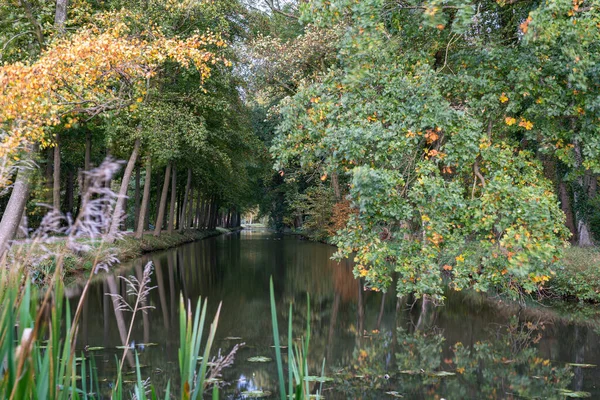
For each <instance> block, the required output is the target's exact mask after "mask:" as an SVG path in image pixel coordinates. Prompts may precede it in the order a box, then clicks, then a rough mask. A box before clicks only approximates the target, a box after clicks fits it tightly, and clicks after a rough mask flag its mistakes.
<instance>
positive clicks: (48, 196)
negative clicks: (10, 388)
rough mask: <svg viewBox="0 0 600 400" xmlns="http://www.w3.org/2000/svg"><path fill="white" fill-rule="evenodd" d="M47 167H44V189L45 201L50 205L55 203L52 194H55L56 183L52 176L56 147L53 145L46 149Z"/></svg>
mask: <svg viewBox="0 0 600 400" xmlns="http://www.w3.org/2000/svg"><path fill="white" fill-rule="evenodd" d="M45 151H46V154H45V155H46V168H45V169H44V185H45V189H46V190H45V191H44V201H45V202H46V203H47V204H48V205H50V204H52V203H53V200H52V195H53V191H52V188H53V184H54V178H53V177H52V174H53V166H52V165H53V164H54V149H53V148H52V147H49V148H47V149H46V150H45Z"/></svg>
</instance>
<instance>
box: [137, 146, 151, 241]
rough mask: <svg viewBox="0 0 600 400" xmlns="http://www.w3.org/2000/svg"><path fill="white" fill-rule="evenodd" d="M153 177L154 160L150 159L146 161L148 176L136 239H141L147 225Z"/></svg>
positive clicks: (145, 179) (145, 181)
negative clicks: (151, 179)
mask: <svg viewBox="0 0 600 400" xmlns="http://www.w3.org/2000/svg"><path fill="white" fill-rule="evenodd" d="M151 175H152V159H151V158H150V157H148V160H146V176H145V178H144V196H143V198H142V204H141V208H140V212H139V218H138V222H137V225H136V228H137V231H136V232H135V237H136V238H137V239H141V238H142V235H143V234H144V228H145V225H146V221H145V220H146V219H147V211H148V209H149V207H148V205H149V204H150V182H151V181H150V178H151Z"/></svg>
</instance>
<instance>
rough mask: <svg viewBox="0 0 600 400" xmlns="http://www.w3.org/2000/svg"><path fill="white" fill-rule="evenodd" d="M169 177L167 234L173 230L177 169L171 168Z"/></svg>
mask: <svg viewBox="0 0 600 400" xmlns="http://www.w3.org/2000/svg"><path fill="white" fill-rule="evenodd" d="M172 172H173V174H172V176H171V207H170V208H169V228H168V231H169V234H171V233H173V230H174V229H175V202H176V201H177V169H176V168H175V166H173V171H172Z"/></svg>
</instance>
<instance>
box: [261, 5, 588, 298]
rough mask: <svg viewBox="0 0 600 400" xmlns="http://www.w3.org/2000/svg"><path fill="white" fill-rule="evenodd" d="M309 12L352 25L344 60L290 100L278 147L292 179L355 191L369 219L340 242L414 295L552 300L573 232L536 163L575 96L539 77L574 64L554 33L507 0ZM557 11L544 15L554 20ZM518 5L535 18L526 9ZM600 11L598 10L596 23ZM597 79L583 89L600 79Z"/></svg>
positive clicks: (354, 221) (374, 280)
mask: <svg viewBox="0 0 600 400" xmlns="http://www.w3.org/2000/svg"><path fill="white" fill-rule="evenodd" d="M302 7H303V14H302V15H303V20H304V21H305V22H306V23H312V24H314V25H315V26H318V27H320V28H324V29H326V28H329V29H333V28H334V27H336V26H342V27H341V28H339V29H341V30H342V31H343V34H341V35H340V40H339V42H338V59H337V65H336V66H334V67H332V68H330V69H329V71H327V72H326V73H323V74H321V76H320V77H319V79H315V80H313V81H312V82H305V83H304V84H303V85H302V86H301V87H300V88H299V89H298V91H297V92H296V93H295V94H294V95H293V96H291V97H290V98H288V99H287V100H286V101H284V104H283V106H282V108H281V113H282V117H283V118H282V122H281V123H280V125H279V127H278V135H277V137H276V138H275V140H274V141H273V146H272V148H271V152H272V154H273V156H274V157H275V158H276V166H275V167H276V169H278V170H280V169H285V168H292V169H293V168H295V167H296V166H300V168H301V169H302V171H304V172H305V173H310V172H311V171H316V172H317V173H319V174H320V175H321V176H323V177H325V178H326V177H327V176H332V175H333V174H335V173H337V174H340V175H342V181H346V182H349V185H348V188H347V189H348V198H349V199H350V201H351V203H352V205H353V207H354V208H355V210H357V211H358V212H357V213H356V214H353V215H352V216H351V218H350V221H349V223H348V225H347V227H346V229H345V230H343V231H342V232H341V233H340V234H339V236H337V238H336V239H335V242H336V244H337V245H338V246H339V252H338V257H353V258H354V260H355V261H356V268H355V274H356V275H357V276H364V277H365V278H366V282H367V285H368V286H370V287H372V288H373V289H375V290H386V289H387V287H388V286H389V284H390V283H391V276H392V273H394V272H396V273H398V274H399V277H400V279H399V281H398V282H399V283H398V293H399V294H409V293H416V294H417V295H419V296H420V295H424V294H427V295H432V296H434V297H442V286H443V282H444V281H448V282H449V283H450V285H451V287H453V288H455V289H457V290H461V289H465V288H474V289H476V290H480V291H488V290H490V289H492V288H499V289H502V290H504V291H507V292H509V293H511V294H512V295H513V296H514V297H516V296H519V294H521V293H532V292H536V291H538V290H539V289H540V287H541V286H543V284H544V282H546V281H547V280H549V279H550V277H551V275H552V273H553V269H555V268H556V267H555V265H554V263H555V262H556V260H557V259H558V258H559V257H560V255H561V249H562V248H563V247H564V243H565V239H566V238H567V237H568V232H567V231H566V228H565V227H564V215H563V213H562V212H561V210H560V209H559V208H558V205H557V199H556V197H555V195H554V193H553V187H552V186H551V184H550V182H549V181H547V180H546V179H545V178H544V177H543V172H542V166H541V164H540V163H539V162H538V161H537V160H536V156H537V155H538V154H540V152H542V151H546V150H547V149H548V144H549V141H548V140H547V138H549V137H550V136H551V135H552V132H558V127H557V126H558V125H557V124H558V123H559V122H560V121H561V120H562V119H563V118H564V115H565V114H564V113H563V114H560V116H559V115H557V114H555V113H554V114H553V112H552V111H551V110H549V107H552V106H551V105H550V103H556V101H559V100H558V99H556V100H552V101H550V100H549V99H548V97H547V96H546V97H544V96H542V94H541V91H542V90H550V89H549V87H548V85H546V84H545V83H543V82H542V84H540V83H539V82H538V83H536V82H533V81H534V79H537V75H535V76H533V75H532V74H531V71H532V70H537V69H539V68H542V67H545V65H546V64H547V61H548V57H555V56H556V57H558V58H559V59H560V57H562V56H560V55H556V54H555V52H556V51H558V50H559V49H558V48H555V47H553V45H552V46H551V47H552V48H549V47H548V46H550V45H551V44H552V43H551V42H552V41H551V40H550V39H548V38H549V37H551V36H547V35H551V32H550V31H547V32H546V31H544V32H546V33H544V34H543V35H542V33H541V32H542V31H541V30H540V31H538V30H536V34H533V33H532V30H533V29H534V28H533V26H534V25H533V23H532V26H531V27H529V28H528V24H529V22H527V21H529V20H526V21H525V22H526V23H525V24H524V22H523V20H519V19H518V18H517V20H515V19H514V18H509V19H507V20H504V19H501V18H504V17H505V16H506V14H507V13H508V12H507V10H504V9H503V8H502V7H503V6H502V5H498V4H495V3H494V4H489V3H485V4H483V5H481V7H479V6H475V5H472V4H471V3H469V2H464V1H457V2H451V3H448V4H446V3H444V4H441V3H440V4H438V3H435V2H431V3H424V4H417V5H414V6H411V7H408V6H407V7H404V6H403V5H402V4H391V3H388V2H385V1H382V0H372V1H364V2H359V3H356V2H353V1H349V0H338V1H331V2H330V1H312V2H309V3H306V4H303V6H302ZM551 9H552V6H547V7H541V8H540V9H539V11H537V13H538V14H539V15H538V14H535V13H532V18H534V20H535V18H539V19H540V20H543V18H553V17H552V14H551V12H550V11H548V10H551ZM514 12H515V13H517V14H516V15H523V16H524V17H523V18H524V19H525V18H526V16H527V10H526V9H523V8H522V6H519V5H516V6H514ZM494 13H496V14H494ZM594 13H595V11H593V10H592V11H589V14H588V11H585V12H584V14H583V15H582V17H585V18H590V21H595V18H596V16H595V14H594ZM508 14H510V13H508ZM421 20H422V22H421ZM590 21H587V22H586V24H587V23H591V22H590ZM517 22H518V23H517ZM556 23H558V22H556ZM511 24H512V25H511ZM523 24H524V25H523ZM510 26H512V29H514V30H518V29H520V31H521V32H522V33H524V34H526V35H525V36H522V35H515V33H514V32H515V31H513V33H511V34H510V35H512V36H511V37H513V36H514V37H513V39H514V40H513V41H512V42H510V43H508V44H507V41H506V36H507V35H508V32H509V31H510V29H509V28H510ZM519 26H520V27H519ZM544 26H546V25H544ZM485 27H489V28H486V29H484V28H485ZM528 29H529V32H528ZM535 29H542V28H535ZM544 29H546V28H544ZM577 29H579V28H577ZM552 32H554V33H553V34H555V35H560V36H561V37H562V33H561V32H560V31H559V30H557V31H552ZM569 32H570V30H569ZM565 35H570V33H568V32H565ZM586 35H587V34H586ZM545 36H547V37H546V38H544V37H545ZM584 39H585V37H584ZM561 40H562V39H561ZM564 40H566V41H573V40H574V39H573V38H572V37H571V38H570V39H569V38H568V37H567V38H565V39H564ZM592 42H593V41H591V40H587V39H585V40H584V43H582V44H581V45H582V46H584V48H583V49H582V50H581V51H582V52H585V51H589V50H590V49H591V48H593V46H595V43H592ZM585 46H587V47H585ZM590 46H592V47H590ZM451 48H452V51H450V49H451ZM564 48H566V47H565V46H562V49H564ZM561 51H562V50H561ZM532 52H533V53H534V54H536V56H535V57H533V56H532ZM511 57H512V58H511ZM515 59H518V60H519V62H520V63H522V64H524V65H526V67H523V66H522V65H521V64H517V66H515ZM586 73H587V74H588V75H586V77H585V79H584V77H581V79H579V80H578V82H580V81H584V80H589V74H592V75H593V74H595V73H596V72H594V71H591V70H588V72H586ZM507 79H508V80H509V83H507ZM513 85H514V86H513ZM560 85H564V83H563V82H562V81H561V82H560ZM536 90H539V91H540V93H537V92H535V93H534V91H536ZM577 90H579V89H577ZM581 90H583V89H581ZM559 95H560V93H558V92H554V96H559ZM540 98H541V99H542V100H541V101H538V100H539V99H540ZM560 101H562V102H565V104H569V102H570V100H569V98H568V97H566V98H565V97H564V96H563V97H561V98H560ZM581 101H582V102H583V103H585V104H586V106H588V107H589V106H590V104H592V100H591V98H586V99H582V100H581ZM594 101H595V100H594ZM534 110H538V111H536V112H535V113H534ZM565 110H566V109H565ZM571 110H572V108H571ZM594 113H595V111H594ZM587 114H588V112H587V111H586V116H585V118H588V117H589V118H592V119H595V118H597V116H595V115H596V114H592V115H587ZM561 123H562V122H561ZM565 128H566V129H569V132H571V133H574V132H577V129H576V128H574V127H572V126H569V125H567V126H563V128H561V129H562V130H564V129H565ZM593 129H596V128H593ZM563 140H565V139H563ZM590 140H591V138H589V139H587V138H586V142H585V143H591V142H590ZM551 141H552V140H550V142H551ZM566 141H568V142H570V141H572V138H568V139H566ZM566 141H565V142H566ZM565 142H563V143H565ZM534 144H535V145H534ZM536 145H537V147H536ZM585 146H586V145H584V146H583V148H586V147H585ZM573 148H574V147H573V146H570V147H568V150H569V154H571V156H569V157H572V154H573ZM584 153H585V154H588V153H589V152H588V153H586V152H585V151H584ZM589 154H590V155H591V156H592V158H593V157H594V156H593V154H592V153H589ZM557 157H559V155H557ZM559 158H560V157H559ZM585 159H586V160H587V155H586V158H585ZM589 162H591V161H589ZM589 162H588V164H586V165H587V166H585V168H590V167H591V164H589ZM584 164H585V162H584ZM571 165H573V164H571ZM582 165H583V164H580V165H579V166H582ZM575 167H578V166H575Z"/></svg>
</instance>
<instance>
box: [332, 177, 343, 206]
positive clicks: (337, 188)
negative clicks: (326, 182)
mask: <svg viewBox="0 0 600 400" xmlns="http://www.w3.org/2000/svg"><path fill="white" fill-rule="evenodd" d="M331 186H332V187H333V193H334V194H335V199H336V200H337V201H340V200H341V199H342V191H341V190H340V182H339V179H338V174H337V172H334V173H332V174H331Z"/></svg>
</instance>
